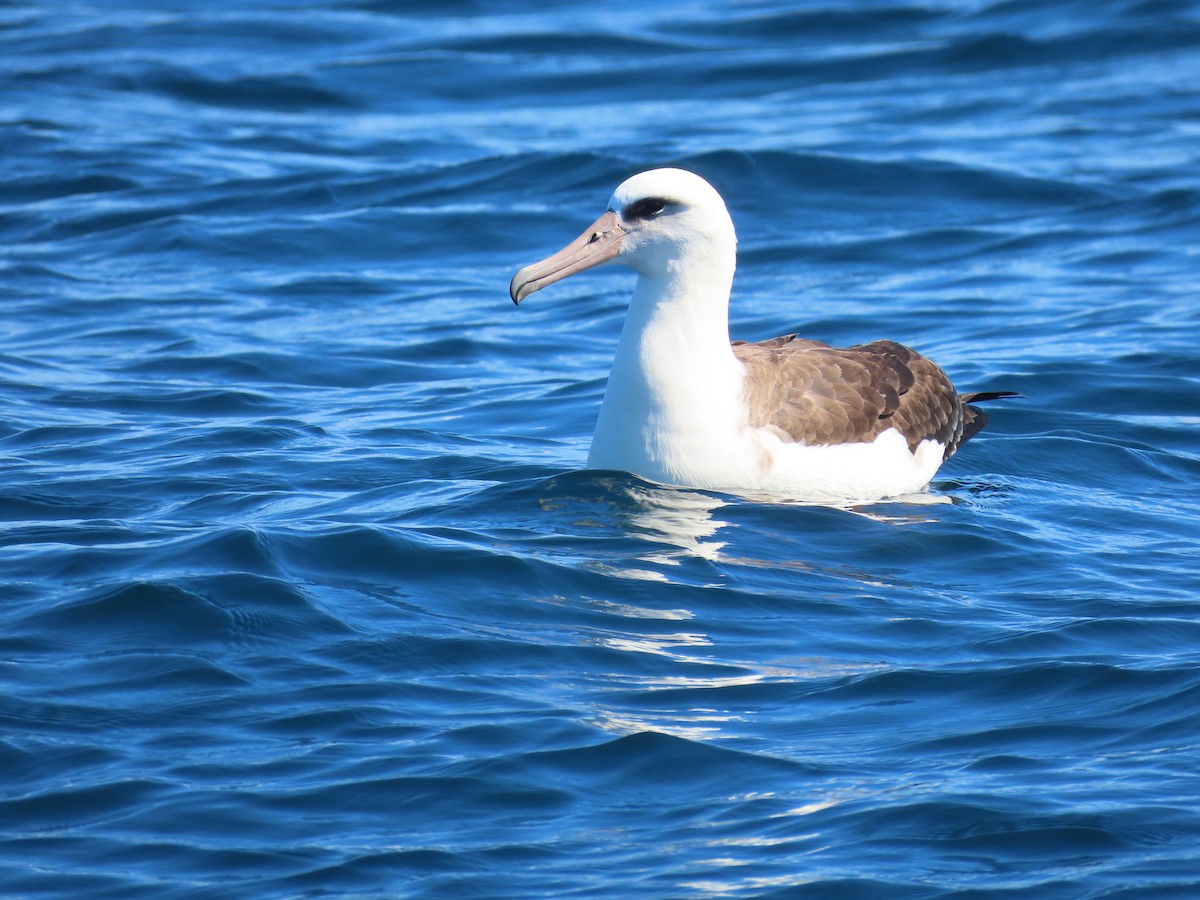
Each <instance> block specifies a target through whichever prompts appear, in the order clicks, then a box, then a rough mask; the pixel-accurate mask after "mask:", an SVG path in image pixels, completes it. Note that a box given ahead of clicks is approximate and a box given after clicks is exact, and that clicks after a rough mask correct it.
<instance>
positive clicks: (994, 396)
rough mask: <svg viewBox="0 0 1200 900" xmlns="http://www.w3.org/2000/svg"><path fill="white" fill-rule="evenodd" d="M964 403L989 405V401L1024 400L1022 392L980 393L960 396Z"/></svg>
mask: <svg viewBox="0 0 1200 900" xmlns="http://www.w3.org/2000/svg"><path fill="white" fill-rule="evenodd" d="M958 396H959V397H960V398H961V399H962V402H963V403H987V402H988V401H989V400H1009V399H1012V398H1014V397H1021V398H1024V397H1025V395H1024V394H1022V393H1021V392H1020V391H978V392H976V393H974V394H959V395H958Z"/></svg>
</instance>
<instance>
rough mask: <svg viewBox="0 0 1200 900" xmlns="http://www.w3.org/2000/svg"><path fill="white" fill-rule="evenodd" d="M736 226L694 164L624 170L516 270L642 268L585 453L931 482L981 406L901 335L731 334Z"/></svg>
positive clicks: (660, 472)
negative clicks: (540, 255)
mask: <svg viewBox="0 0 1200 900" xmlns="http://www.w3.org/2000/svg"><path fill="white" fill-rule="evenodd" d="M736 252H737V238H736V237H735V235H734V230H733V221H732V219H730V217H729V212H728V210H727V209H726V208H725V202H724V201H723V200H722V199H721V195H720V194H718V193H717V191H716V190H715V189H714V188H713V187H712V185H710V184H709V183H708V182H707V181H705V180H704V179H703V178H701V177H700V176H698V175H695V174H693V173H691V172H687V171H684V170H682V169H653V170H651V171H648V172H642V173H641V174H638V175H634V176H633V177H632V178H630V179H628V180H627V181H625V182H624V183H622V184H621V185H620V186H619V187H618V188H617V189H616V191H615V192H614V193H613V195H612V198H611V199H610V200H609V203H608V209H607V211H606V212H605V213H604V215H602V216H601V217H600V218H599V219H597V220H596V221H595V222H594V223H592V225H591V226H590V227H589V228H588V229H587V230H586V231H585V232H584V233H583V234H581V235H580V236H579V237H578V238H576V239H575V240H574V241H572V242H571V243H570V244H568V245H567V246H566V247H564V248H563V249H562V250H560V251H559V252H557V253H555V254H554V255H553V256H550V257H548V258H546V259H544V260H542V261H541V262H537V263H534V264H533V265H530V266H526V267H525V268H523V269H521V270H520V271H519V272H517V274H516V275H514V276H513V280H512V284H511V285H510V287H509V293H510V295H511V296H512V299H513V302H514V303H517V304H519V303H520V302H521V301H522V300H524V299H525V298H526V297H528V296H529V295H530V294H532V293H533V292H534V291H539V290H541V289H542V288H544V287H546V286H547V285H549V284H552V283H554V282H555V281H559V280H561V279H563V278H566V277H567V276H569V275H574V274H575V273H576V272H582V271H584V270H585V269H590V268H592V267H594V266H598V265H600V264H601V263H605V262H609V261H614V262H619V263H623V264H625V265H627V266H629V267H630V268H631V269H633V270H634V271H635V272H637V274H638V279H637V284H636V285H635V286H634V290H633V299H632V301H631V302H630V304H629V311H628V313H627V314H626V317H625V325H624V328H623V329H622V331H621V338H620V341H619V342H618V344H617V353H616V357H615V359H614V361H613V366H612V371H611V373H610V374H609V377H608V387H607V389H606V390H605V392H604V403H603V405H602V406H601V408H600V417H599V420H598V421H597V423H596V432H595V436H594V437H593V439H592V448H591V452H590V453H589V455H588V467H589V468H593V469H618V470H621V471H625V472H630V473H633V474H634V475H638V476H641V477H642V478H646V479H648V480H651V481H657V482H660V483H663V484H673V485H679V486H684V487H695V488H703V489H710V490H718V491H730V492H739V491H743V492H763V493H769V494H773V495H774V494H778V495H786V496H788V497H791V498H795V499H809V500H819V501H866V500H877V499H882V498H886V497H896V496H901V495H905V494H912V493H916V492H918V491H921V490H923V489H924V488H925V487H926V486H927V485H928V484H929V481H930V479H931V478H933V475H934V473H935V472H937V470H938V467H939V466H940V465H941V464H942V462H943V461H944V460H946V459H948V458H949V457H950V456H951V455H953V454H954V452H955V451H956V450H958V448H959V447H960V446H962V444H963V443H965V442H966V441H967V440H968V439H969V438H971V437H973V436H974V435H975V434H977V433H978V432H979V431H980V429H982V428H983V426H984V424H985V423H986V422H987V416H986V414H984V413H983V411H981V410H979V409H977V408H976V407H974V406H972V405H971V404H972V403H973V402H978V401H983V400H995V399H999V398H1002V397H1009V396H1016V395H1015V394H1014V393H1013V392H1009V391H991V392H982V393H973V394H959V393H958V392H957V391H956V390H955V389H954V386H953V385H952V384H951V383H950V379H949V378H947V377H946V373H945V372H943V371H942V370H941V369H940V368H939V367H938V366H937V365H936V364H934V363H933V362H931V361H930V360H928V359H926V358H925V357H923V356H921V355H920V354H919V353H917V352H916V351H915V350H911V349H909V348H908V347H905V346H903V345H901V344H897V343H895V342H894V341H874V342H873V343H870V344H859V345H857V346H854V347H846V348H837V347H831V346H829V345H828V344H823V343H821V342H820V341H813V340H806V339H804V338H800V337H797V336H796V335H794V334H789V335H785V336H784V337H777V338H773V339H771V340H767V341H761V342H759V343H756V344H751V343H746V342H744V341H734V342H733V343H732V344H731V343H730V341H729V291H730V288H731V286H732V284H733V271H734V267H735V265H736Z"/></svg>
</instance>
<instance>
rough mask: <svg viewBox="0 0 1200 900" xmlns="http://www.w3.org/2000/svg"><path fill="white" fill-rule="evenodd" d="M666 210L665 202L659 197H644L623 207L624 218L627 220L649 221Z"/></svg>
mask: <svg viewBox="0 0 1200 900" xmlns="http://www.w3.org/2000/svg"><path fill="white" fill-rule="evenodd" d="M666 208H667V201H666V200H663V199H662V198H661V197H646V198H644V199H642V200H638V201H637V202H635V203H630V204H629V205H628V206H627V207H625V217H626V218H628V219H651V218H653V217H654V216H657V215H658V214H659V213H660V212H662V211H663V210H664V209H666Z"/></svg>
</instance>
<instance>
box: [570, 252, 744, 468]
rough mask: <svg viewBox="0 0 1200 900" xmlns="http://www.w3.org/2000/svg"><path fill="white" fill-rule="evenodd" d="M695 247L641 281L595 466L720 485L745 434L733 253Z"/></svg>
mask: <svg viewBox="0 0 1200 900" xmlns="http://www.w3.org/2000/svg"><path fill="white" fill-rule="evenodd" d="M712 249H713V248H711V247H703V248H699V247H698V248H694V252H692V253H690V254H683V255H681V256H680V258H677V259H675V260H673V261H672V262H671V263H670V264H669V265H667V266H665V267H664V268H665V270H664V271H662V272H661V273H657V274H651V275H647V274H642V275H640V276H639V277H638V281H637V286H636V288H635V289H634V293H633V300H632V301H631V303H630V307H629V312H628V315H627V316H626V319H625V326H624V329H623V330H622V332H621V340H620V342H619V343H618V345H617V354H616V358H615V360H614V361H613V367H612V372H611V373H610V374H609V378H608V387H607V389H606V391H605V394H604V404H603V406H602V407H601V409H600V419H599V421H598V422H597V424H596V434H595V437H594V438H593V440H592V450H591V453H590V455H589V457H588V465H589V467H591V468H609V469H620V470H623V471H628V472H633V473H634V474H637V475H641V476H643V477H645V478H650V479H653V480H655V481H661V482H666V483H684V484H695V483H703V482H710V483H719V480H720V478H721V477H722V475H721V471H720V470H721V469H722V468H723V465H722V460H723V459H726V458H727V457H728V456H729V455H730V454H735V453H736V452H737V450H736V448H735V447H733V446H731V444H732V443H733V442H734V440H735V439H736V437H737V436H738V435H740V434H741V432H742V431H743V426H744V425H745V412H744V405H743V402H742V378H743V374H744V370H743V368H742V365H741V363H739V362H738V360H737V358H736V357H735V356H734V355H733V351H732V350H731V349H730V346H729V311H728V307H729V289H730V287H731V286H732V283H733V270H734V252H733V248H732V247H730V248H729V249H728V252H719V251H718V252H712Z"/></svg>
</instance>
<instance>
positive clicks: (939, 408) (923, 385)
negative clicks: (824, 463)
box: [733, 335, 982, 457]
mask: <svg viewBox="0 0 1200 900" xmlns="http://www.w3.org/2000/svg"><path fill="white" fill-rule="evenodd" d="M733 352H734V355H735V356H737V358H738V359H739V360H741V362H742V364H743V365H744V366H745V367H746V400H747V403H748V405H749V407H750V424H751V425H753V426H755V427H758V428H767V429H770V430H772V431H774V432H775V433H776V434H777V435H778V436H779V437H780V438H781V439H783V440H785V441H795V442H797V443H801V444H809V445H816V446H825V445H832V444H848V443H857V442H859V441H871V440H874V439H875V438H876V437H877V436H878V435H879V434H880V433H881V432H883V431H885V430H886V429H888V428H893V427H894V428H896V429H898V430H899V431H900V433H901V434H903V435H905V437H906V438H907V440H908V446H909V448H910V449H913V450H915V449H916V447H917V445H918V444H920V443H921V441H923V440H928V439H933V440H936V441H938V442H940V443H942V444H944V445H945V447H946V451H945V455H946V456H947V457H949V456H950V455H951V454H952V453H954V451H955V450H956V449H957V448H958V445H959V444H960V443H961V442H962V440H963V429H964V425H966V424H967V419H968V418H969V417H970V416H972V415H973V414H974V412H975V411H974V410H970V412H968V408H967V407H965V406H964V404H963V402H962V401H961V400H960V399H959V396H958V394H957V393H956V392H955V390H954V386H953V385H952V384H951V383H950V379H949V378H947V377H946V373H945V372H943V371H942V370H941V369H940V368H938V366H937V365H936V364H934V363H933V362H931V361H930V360H928V359H926V358H925V357H923V356H921V354H919V353H917V352H916V351H915V350H910V349H909V348H908V347H905V346H903V345H902V344H897V343H895V342H894V341H875V342H874V343H871V344H860V345H858V346H855V347H846V348H835V347H830V346H829V345H828V344H822V343H820V342H819V341H808V340H803V339H798V338H796V336H795V335H787V336H785V337H781V338H774V339H773V340H769V341H763V342H761V343H758V344H746V343H743V342H740V341H739V342H736V343H734V345H733ZM980 427H982V425H980ZM976 430H978V429H976ZM972 433H974V432H972ZM968 436H969V435H968Z"/></svg>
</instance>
